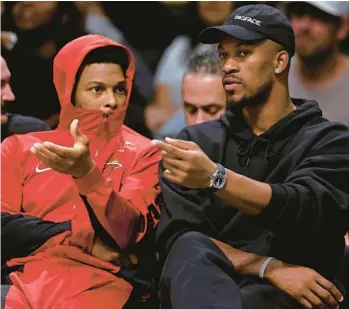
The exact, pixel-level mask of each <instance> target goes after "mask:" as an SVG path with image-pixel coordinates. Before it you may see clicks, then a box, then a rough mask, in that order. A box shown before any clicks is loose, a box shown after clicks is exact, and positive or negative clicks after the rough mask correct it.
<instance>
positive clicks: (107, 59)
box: [71, 46, 129, 105]
mask: <svg viewBox="0 0 349 309" xmlns="http://www.w3.org/2000/svg"><path fill="white" fill-rule="evenodd" d="M93 63H115V64H118V65H120V67H121V69H122V72H123V73H124V75H125V74H126V71H127V68H128V66H129V59H128V55H127V52H126V50H125V49H124V48H122V47H119V46H103V47H98V48H96V49H94V50H92V51H90V52H89V53H88V54H87V55H86V56H85V58H84V60H83V61H82V63H81V65H80V67H79V69H78V71H77V72H76V75H75V83H74V88H73V91H72V95H71V101H72V103H73V105H75V93H76V88H77V85H78V82H79V80H80V77H81V74H82V72H83V70H84V69H85V67H86V66H88V65H90V64H93Z"/></svg>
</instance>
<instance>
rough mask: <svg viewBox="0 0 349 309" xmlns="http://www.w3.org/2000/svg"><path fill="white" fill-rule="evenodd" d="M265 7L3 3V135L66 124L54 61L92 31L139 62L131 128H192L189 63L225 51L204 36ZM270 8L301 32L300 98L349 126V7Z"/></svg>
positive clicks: (159, 133) (294, 85)
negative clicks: (186, 98) (188, 120)
mask: <svg viewBox="0 0 349 309" xmlns="http://www.w3.org/2000/svg"><path fill="white" fill-rule="evenodd" d="M257 2H258V3H261V2H260V1H257ZM257 2H256V1H253V2H252V1H236V2H234V1H198V2H191V1H160V2H158V1H155V2H143V1H142V2H141V1H139V2H123V1H100V2H97V1H96V2H95V1H89V2H87V1H86V2H85V1H79V2H66V1H64V2H59V1H40V2H38V1H16V2H8V1H5V2H1V54H2V56H3V57H4V59H5V60H6V62H7V66H8V68H9V72H10V74H11V80H10V85H11V88H12V92H11V91H10V92H8V91H6V89H5V90H4V89H3V87H4V86H5V84H4V83H3V79H4V78H9V77H6V76H5V77H3V72H4V70H3V67H2V68H1V71H2V72H1V73H2V83H1V84H2V100H1V105H2V106H1V107H2V111H1V114H2V115H1V126H2V133H1V135H2V139H3V138H5V137H6V136H8V135H10V134H12V133H13V132H14V133H24V132H29V131H36V130H49V129H54V128H55V127H56V126H57V124H58V119H59V117H58V115H59V112H60V105H59V101H58V97H57V94H56V91H55V89H54V86H53V81H52V80H53V77H52V66H53V58H54V57H55V55H56V54H57V52H58V51H59V50H60V48H61V47H63V46H64V45H65V44H66V43H68V42H69V41H71V40H72V39H74V38H76V37H79V36H81V35H84V34H87V33H99V34H102V35H104V36H107V37H110V38H111V39H113V40H115V41H117V42H120V43H123V44H124V45H126V46H128V47H129V48H130V49H131V50H132V51H133V53H134V55H135V57H136V68H137V70H136V77H135V83H134V88H133V93H132V98H131V104H130V108H129V110H128V112H127V117H126V122H125V124H126V125H127V126H129V127H131V128H132V129H134V130H136V131H137V132H139V133H141V134H143V135H145V136H148V137H157V138H162V137H164V136H174V135H176V134H177V133H178V132H179V131H180V130H181V129H182V128H183V127H184V126H185V125H186V124H185V117H184V113H185V111H186V110H185V108H186V107H185V105H184V104H183V102H182V101H183V98H182V78H183V75H184V74H185V72H186V71H187V70H188V59H189V58H190V56H191V54H192V53H193V52H198V51H203V52H204V51H210V50H211V51H213V50H215V48H216V46H214V45H212V46H211V45H203V44H200V43H199V40H198V35H199V33H200V31H201V30H202V29H203V28H205V27H207V26H213V25H218V24H221V23H223V22H224V20H225V19H226V18H227V17H228V16H229V15H230V13H231V12H232V11H233V10H234V9H235V8H237V7H240V6H243V5H247V4H254V3H257ZM265 3H266V4H268V5H271V6H275V7H277V8H279V9H281V10H282V11H284V12H285V13H287V15H288V16H289V19H290V21H291V24H292V27H293V29H294V32H295V35H296V47H297V54H296V56H295V57H293V59H292V64H291V70H290V91H291V96H293V97H301V98H309V99H315V100H317V101H318V102H319V103H320V106H321V108H322V110H323V113H324V116H325V117H326V118H328V119H330V120H332V121H339V122H342V123H345V124H346V125H349V101H348V97H349V87H348V86H349V61H348V59H349V58H348V56H347V55H348V54H349V39H348V33H349V21H348V19H349V18H348V17H349V2H348V1H343V2H323V1H322V2H320V1H314V2H310V3H307V2H295V1H292V2H290V3H289V2H283V1H272V2H269V1H268V2H265ZM187 112H189V113H190V112H193V111H190V110H189V111H187ZM212 113H213V112H212ZM17 116H19V118H16V117H17ZM28 117H34V118H28ZM28 119H30V120H32V121H29V122H26V120H28ZM11 122H16V123H15V125H14V124H11ZM28 124H29V125H28ZM14 127H15V129H14Z"/></svg>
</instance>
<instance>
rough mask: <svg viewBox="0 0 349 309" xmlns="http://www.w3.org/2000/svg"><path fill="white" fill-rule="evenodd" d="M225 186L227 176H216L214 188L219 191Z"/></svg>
mask: <svg viewBox="0 0 349 309" xmlns="http://www.w3.org/2000/svg"><path fill="white" fill-rule="evenodd" d="M224 185H225V175H223V174H221V173H219V174H218V175H216V177H215V180H214V182H213V186H214V187H215V188H217V189H222V188H223V187H224Z"/></svg>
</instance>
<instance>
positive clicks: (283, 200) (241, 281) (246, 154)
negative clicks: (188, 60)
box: [154, 5, 349, 309]
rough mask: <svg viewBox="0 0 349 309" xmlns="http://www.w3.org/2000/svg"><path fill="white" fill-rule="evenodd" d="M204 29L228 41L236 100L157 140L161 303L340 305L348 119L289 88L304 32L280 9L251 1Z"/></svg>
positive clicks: (230, 87)
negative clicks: (330, 114)
mask: <svg viewBox="0 0 349 309" xmlns="http://www.w3.org/2000/svg"><path fill="white" fill-rule="evenodd" d="M200 39H201V41H202V42H203V43H219V45H218V50H219V54H220V58H221V66H222V74H223V84H224V88H225V91H226V94H227V97H228V103H229V106H230V110H229V111H227V112H226V113H225V114H224V115H223V116H222V117H221V118H220V119H219V120H215V121H211V122H207V123H202V124H199V125H196V126H194V127H189V128H186V129H184V130H183V131H182V132H181V133H180V134H179V136H178V139H176V140H173V139H167V140H166V141H165V142H160V141H154V144H155V145H157V147H158V148H160V149H161V150H162V151H163V162H162V167H161V185H162V192H163V197H164V205H163V212H162V217H161V220H160V224H159V227H158V234H157V245H158V250H159V253H160V260H161V262H162V263H163V271H162V276H161V281H160V296H161V302H162V305H163V307H162V308H166V309H167V308H173V309H177V308H180V309H186V308H190V309H196V308H198V309H199V308H200V309H203V308H217V309H221V308H234V309H237V308H239V309H240V308H244V309H246V308H251V309H252V308H253V309H255V308H256V309H262V308H263V309H264V308H266V309H273V308H279V309H286V308H287V309H288V308H290V309H291V308H292V309H295V308H304V307H305V308H327V307H328V308H338V306H339V303H341V302H342V301H343V297H341V295H340V293H339V292H338V290H337V289H336V288H335V287H334V284H335V285H337V286H338V287H340V286H341V284H340V283H339V282H338V281H337V280H336V273H337V272H338V269H339V267H340V261H341V259H342V256H343V251H344V235H345V232H346V230H347V229H348V221H349V220H348V212H349V181H348V180H349V131H348V128H347V127H345V126H344V125H341V124H337V123H331V122H329V121H327V120H326V119H324V118H323V117H322V113H321V110H320V109H319V107H318V104H317V103H316V102H314V101H305V100H294V99H291V98H290V96H289V91H288V71H289V64H290V58H291V57H292V56H293V55H294V44H295V43H294V34H293V31H292V28H291V25H290V23H289V21H288V20H287V18H286V17H285V16H284V15H283V14H282V13H281V12H280V11H278V10H276V9H274V8H272V7H269V6H266V5H249V6H244V7H241V8H239V9H237V10H236V11H234V12H233V14H232V15H231V16H230V17H229V18H228V20H227V21H226V22H225V24H224V25H222V26H218V27H211V28H208V29H205V30H204V31H203V32H202V33H201V34H200ZM262 256H265V257H262ZM281 261H283V262H281ZM296 265H301V266H296ZM294 273H297V274H298V275H297V276H298V278H297V277H296V278H297V279H296V280H294V276H293V277H292V276H291V275H292V274H294ZM319 274H321V275H319ZM322 276H323V277H325V278H326V279H325V278H323V277H322ZM306 277H307V278H308V279H305V278H306ZM280 278H281V279H280ZM327 279H328V280H329V281H328V280H327ZM330 281H331V282H332V283H330ZM285 292H286V293H285Z"/></svg>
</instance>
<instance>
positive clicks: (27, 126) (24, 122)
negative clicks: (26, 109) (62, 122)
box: [1, 56, 50, 141]
mask: <svg viewBox="0 0 349 309" xmlns="http://www.w3.org/2000/svg"><path fill="white" fill-rule="evenodd" d="M10 78H11V73H10V71H9V69H8V67H7V64H6V61H5V59H4V58H3V57H2V56H1V141H3V140H4V139H5V138H6V137H8V136H10V135H13V134H24V133H29V132H35V131H48V130H50V127H49V126H48V124H47V123H46V122H44V121H42V120H40V119H36V118H33V117H28V116H21V115H17V114H12V113H7V112H6V107H7V105H6V104H9V102H12V101H13V100H14V99H15V95H14V94H13V92H12V89H11V86H10Z"/></svg>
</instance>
